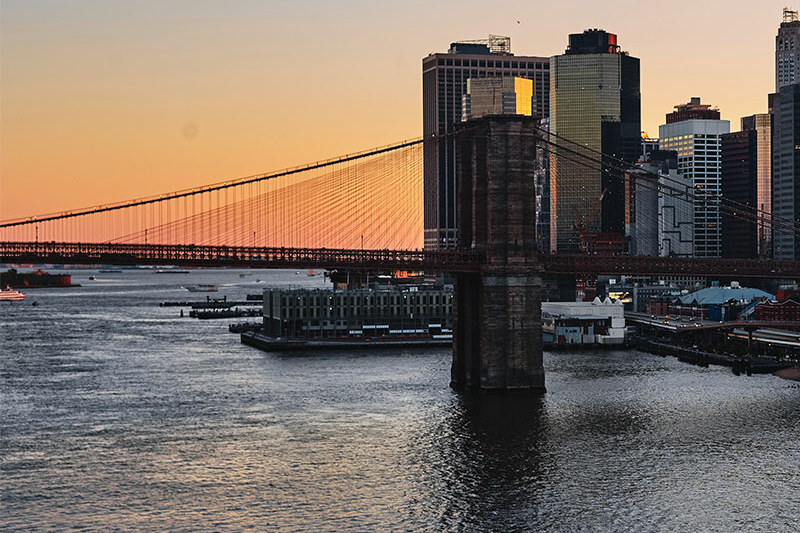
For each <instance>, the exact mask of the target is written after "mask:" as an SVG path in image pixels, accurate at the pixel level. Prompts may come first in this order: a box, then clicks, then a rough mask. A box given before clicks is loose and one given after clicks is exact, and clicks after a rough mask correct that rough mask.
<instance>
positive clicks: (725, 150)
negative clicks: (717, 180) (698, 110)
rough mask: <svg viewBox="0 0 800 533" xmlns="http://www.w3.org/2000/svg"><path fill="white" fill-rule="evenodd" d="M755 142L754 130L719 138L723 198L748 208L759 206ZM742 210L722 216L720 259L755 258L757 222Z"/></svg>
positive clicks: (723, 213) (726, 211)
mask: <svg viewBox="0 0 800 533" xmlns="http://www.w3.org/2000/svg"><path fill="white" fill-rule="evenodd" d="M757 146H758V139H757V133H756V130H754V129H749V130H743V131H737V132H736V133H726V134H724V135H722V137H721V149H722V150H721V151H722V172H721V182H722V196H723V197H724V198H725V199H726V200H733V201H734V202H737V203H738V204H744V205H747V206H750V207H751V208H755V207H756V203H757V202H758V147H757ZM743 214H745V215H746V213H744V212H743V211H742V210H738V211H737V213H735V214H734V213H732V212H730V211H728V210H724V211H723V212H722V257H739V258H745V259H755V258H756V257H758V223H757V222H758V221H757V220H756V219H754V218H750V217H748V216H743Z"/></svg>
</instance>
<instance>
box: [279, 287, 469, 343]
mask: <svg viewBox="0 0 800 533" xmlns="http://www.w3.org/2000/svg"><path fill="white" fill-rule="evenodd" d="M452 317H453V291H452V289H437V288H430V287H428V288H426V287H406V288H403V289H387V290H373V289H345V290H341V291H334V290H319V289H315V290H309V289H266V290H264V332H265V334H266V335H268V336H270V337H273V338H279V337H280V338H298V339H310V338H328V337H385V336H409V335H430V336H433V337H436V336H441V335H446V336H450V337H452V334H453V331H452Z"/></svg>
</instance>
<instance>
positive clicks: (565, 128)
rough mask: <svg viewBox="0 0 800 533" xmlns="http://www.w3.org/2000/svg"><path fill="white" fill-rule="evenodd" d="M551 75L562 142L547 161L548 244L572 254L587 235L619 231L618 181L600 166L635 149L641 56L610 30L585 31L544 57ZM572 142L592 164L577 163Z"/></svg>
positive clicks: (628, 157)
mask: <svg viewBox="0 0 800 533" xmlns="http://www.w3.org/2000/svg"><path fill="white" fill-rule="evenodd" d="M550 75H551V83H550V132H551V134H554V136H553V141H554V142H557V143H558V144H560V145H563V146H564V147H565V149H563V150H559V149H556V150H555V153H554V154H553V155H551V160H550V227H551V233H550V248H551V251H553V252H558V253H571V252H572V253H574V252H579V251H581V250H582V249H585V248H586V246H585V237H586V236H591V235H596V234H598V233H601V232H603V233H615V234H619V235H620V237H621V235H622V234H623V232H624V229H625V228H624V208H623V207H624V178H623V176H622V175H621V174H620V173H609V172H603V166H604V164H608V165H615V166H618V165H619V164H618V161H617V159H623V160H625V161H628V162H630V163H634V162H635V161H636V160H637V159H638V157H639V155H640V153H641V149H642V147H641V103H640V100H641V97H640V92H639V59H638V58H635V57H632V56H630V55H628V54H627V53H626V52H622V51H621V50H620V47H619V45H618V44H617V36H616V35H614V34H613V33H607V32H605V31H603V30H586V31H585V32H583V33H582V34H572V35H570V36H569V47H568V48H567V50H566V52H565V53H564V54H562V55H559V56H554V57H552V58H550ZM571 143H577V145H573V144H571ZM576 146H580V147H582V148H580V150H579V151H585V152H586V155H588V156H589V157H590V158H593V159H595V160H596V161H590V160H589V159H584V160H582V161H576V159H575V156H574V154H572V153H570V150H576ZM600 152H602V153H603V154H605V155H604V156H602V158H601V156H599V155H598V153H600ZM600 159H602V161H601V160H600Z"/></svg>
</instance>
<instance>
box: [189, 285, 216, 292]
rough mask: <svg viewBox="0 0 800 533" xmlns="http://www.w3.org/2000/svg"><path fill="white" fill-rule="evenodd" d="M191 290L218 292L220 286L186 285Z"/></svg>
mask: <svg viewBox="0 0 800 533" xmlns="http://www.w3.org/2000/svg"><path fill="white" fill-rule="evenodd" d="M184 289H186V290H187V291H189V292H217V291H218V290H219V287H217V286H216V285H211V284H200V285H189V286H188V287H184Z"/></svg>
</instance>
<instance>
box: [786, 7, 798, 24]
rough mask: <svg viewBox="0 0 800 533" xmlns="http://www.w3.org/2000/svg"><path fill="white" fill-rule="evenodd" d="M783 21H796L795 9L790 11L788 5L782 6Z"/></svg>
mask: <svg viewBox="0 0 800 533" xmlns="http://www.w3.org/2000/svg"><path fill="white" fill-rule="evenodd" d="M783 22H797V11H792V10H791V9H789V8H788V7H784V8H783Z"/></svg>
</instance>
